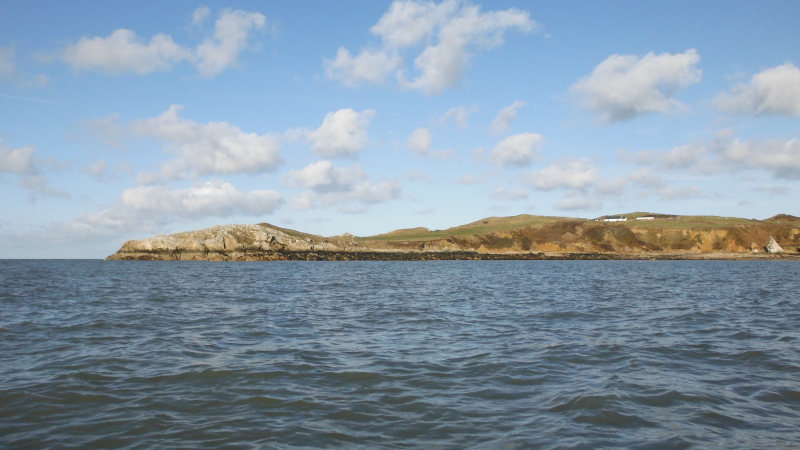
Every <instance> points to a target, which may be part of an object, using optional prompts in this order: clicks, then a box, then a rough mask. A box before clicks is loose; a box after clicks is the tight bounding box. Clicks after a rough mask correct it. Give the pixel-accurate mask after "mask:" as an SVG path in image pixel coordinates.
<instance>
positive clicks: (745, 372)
mask: <svg viewBox="0 0 800 450" xmlns="http://www.w3.org/2000/svg"><path fill="white" fill-rule="evenodd" d="M798 275H800V266H798V265H797V264H796V263H795V262H777V261H776V262H764V261H754V262H732V261H647V262H644V261H602V262H595V261H492V262H489V261H455V262H447V261H437V262H433V261H430V262H401V263H396V262H341V263H335V262H327V263H313V262H309V263H304V262H279V263H231V264H228V263H219V264H208V263H197V262H144V263H126V262H105V261H0V308H2V310H1V311H2V313H1V314H0V447H32V448H61V447H122V448H154V447H155V448H173V447H181V448H208V447H237V448H239V447H241V448H293V447H303V448H308V447H310V448H322V447H325V448H329V447H346V448H357V449H358V448H363V449H367V448H370V449H371V448H376V447H381V448H408V447H418V448H447V449H449V448H464V447H476V448H508V449H513V448H559V449H569V448H576V449H577V448H600V447H609V448H614V447H616V448H674V449H680V448H706V447H720V448H741V449H749V448H785V447H790V446H791V445H794V444H796V443H797V442H798V441H800V432H798V431H797V430H798V429H799V428H798V427H797V424H798V423H800V390H798V386H800V350H798V349H797V346H796V342H797V339H798V337H800V331H798V330H800V308H798V301H800V299H799V298H798V297H797V294H796V293H797V292H798V288H799V287H800V281H798V280H800V277H798ZM775 280H780V282H778V283H775V282H774V281H775Z"/></svg>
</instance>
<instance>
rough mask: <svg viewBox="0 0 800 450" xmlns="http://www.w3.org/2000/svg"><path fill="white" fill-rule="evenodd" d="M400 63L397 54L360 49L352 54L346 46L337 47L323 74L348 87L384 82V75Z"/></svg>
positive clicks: (386, 75)
mask: <svg viewBox="0 0 800 450" xmlns="http://www.w3.org/2000/svg"><path fill="white" fill-rule="evenodd" d="M402 63H403V59H402V58H401V57H400V56H399V55H397V54H392V53H389V52H386V51H382V50H377V51H370V50H362V51H361V53H359V54H358V55H357V56H353V55H352V54H351V53H350V51H349V50H347V49H346V48H339V50H338V51H337V52H336V58H335V59H333V60H330V61H326V64H325V74H326V75H327V76H328V78H330V79H331V80H335V81H339V82H340V83H342V84H343V85H345V86H347V87H349V88H354V87H358V86H361V85H362V84H368V83H371V84H384V83H385V82H386V77H388V76H389V74H391V73H392V72H394V71H395V70H397V68H398V67H400V65H401V64H402Z"/></svg>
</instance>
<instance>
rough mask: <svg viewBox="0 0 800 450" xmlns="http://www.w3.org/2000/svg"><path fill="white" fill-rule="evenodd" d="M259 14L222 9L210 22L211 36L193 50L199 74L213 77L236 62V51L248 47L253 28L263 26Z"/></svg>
mask: <svg viewBox="0 0 800 450" xmlns="http://www.w3.org/2000/svg"><path fill="white" fill-rule="evenodd" d="M266 23H267V18H266V17H264V15H263V14H260V13H255V12H246V11H239V10H230V9H226V10H224V11H222V13H221V14H220V16H219V18H218V19H217V22H216V23H215V25H214V35H213V36H211V37H209V38H206V40H205V41H203V43H202V44H200V45H199V46H198V47H197V48H196V49H195V52H194V53H195V57H196V58H197V63H196V64H197V70H198V71H199V72H200V75H201V76H203V77H215V76H217V75H219V74H220V73H221V72H222V71H224V70H225V69H227V68H228V67H230V66H233V65H234V64H235V63H236V59H237V58H238V57H239V53H241V52H242V51H243V50H245V49H246V48H247V47H248V42H247V41H248V39H249V38H250V34H251V33H252V32H253V30H258V29H263V28H264V26H265V25H266Z"/></svg>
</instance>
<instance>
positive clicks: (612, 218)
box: [603, 216, 628, 222]
mask: <svg viewBox="0 0 800 450" xmlns="http://www.w3.org/2000/svg"><path fill="white" fill-rule="evenodd" d="M627 220H628V218H627V217H625V216H606V218H605V219H603V222H625V221H627Z"/></svg>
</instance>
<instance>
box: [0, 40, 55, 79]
mask: <svg viewBox="0 0 800 450" xmlns="http://www.w3.org/2000/svg"><path fill="white" fill-rule="evenodd" d="M0 81H5V82H7V83H13V84H16V85H17V86H20V87H27V88H36V87H42V86H44V85H46V84H47V83H48V82H49V81H50V80H49V78H47V76H45V75H36V76H33V77H29V76H26V75H25V74H23V73H21V72H20V71H19V69H17V64H16V63H15V62H14V49H13V48H11V47H6V48H0Z"/></svg>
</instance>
